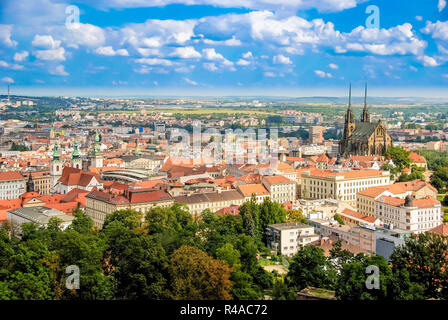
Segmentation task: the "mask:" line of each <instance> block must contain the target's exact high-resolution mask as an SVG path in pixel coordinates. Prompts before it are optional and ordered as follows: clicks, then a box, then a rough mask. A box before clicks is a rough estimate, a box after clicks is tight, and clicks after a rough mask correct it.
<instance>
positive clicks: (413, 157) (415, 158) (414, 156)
mask: <svg viewBox="0 0 448 320" xmlns="http://www.w3.org/2000/svg"><path fill="white" fill-rule="evenodd" d="M409 158H411V160H412V162H413V163H426V160H425V158H423V157H422V156H421V155H419V154H418V153H415V152H411V154H409Z"/></svg>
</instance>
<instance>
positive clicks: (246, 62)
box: [236, 59, 250, 66]
mask: <svg viewBox="0 0 448 320" xmlns="http://www.w3.org/2000/svg"><path fill="white" fill-rule="evenodd" d="M236 64H237V65H239V66H248V65H250V61H247V60H244V59H240V60H238V62H237V63H236Z"/></svg>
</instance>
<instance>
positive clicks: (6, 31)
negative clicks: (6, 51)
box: [0, 24, 17, 48]
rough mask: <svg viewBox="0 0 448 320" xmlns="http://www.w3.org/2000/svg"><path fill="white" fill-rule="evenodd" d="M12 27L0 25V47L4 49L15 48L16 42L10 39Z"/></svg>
mask: <svg viewBox="0 0 448 320" xmlns="http://www.w3.org/2000/svg"><path fill="white" fill-rule="evenodd" d="M11 31H12V26H11V25H7V24H0V45H4V46H6V47H9V48H11V47H15V46H16V45H17V41H14V40H12V39H11Z"/></svg>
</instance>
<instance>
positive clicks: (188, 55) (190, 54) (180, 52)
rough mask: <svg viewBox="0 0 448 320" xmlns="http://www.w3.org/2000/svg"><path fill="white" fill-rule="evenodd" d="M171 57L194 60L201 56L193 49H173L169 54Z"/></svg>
mask: <svg viewBox="0 0 448 320" xmlns="http://www.w3.org/2000/svg"><path fill="white" fill-rule="evenodd" d="M171 56H172V57H176V58H181V59H194V58H200V57H201V54H200V53H199V52H197V51H196V50H195V49H194V48H193V47H191V46H189V47H179V48H175V49H174V50H173V52H172V53H171Z"/></svg>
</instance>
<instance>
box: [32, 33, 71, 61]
mask: <svg viewBox="0 0 448 320" xmlns="http://www.w3.org/2000/svg"><path fill="white" fill-rule="evenodd" d="M31 44H32V45H33V46H34V47H37V48H38V49H40V50H35V51H33V54H34V56H36V58H38V59H40V60H50V61H51V60H56V61H64V60H65V49H64V48H63V47H61V46H60V45H61V41H60V40H54V39H53V37H52V36H51V35H45V36H41V35H39V34H37V35H35V36H34V39H33V41H32V43H31Z"/></svg>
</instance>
